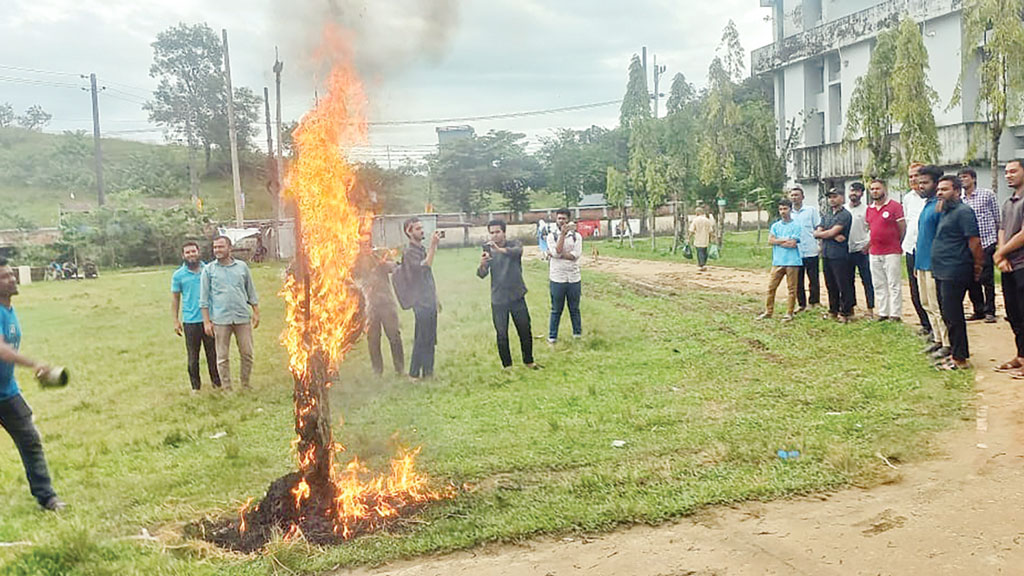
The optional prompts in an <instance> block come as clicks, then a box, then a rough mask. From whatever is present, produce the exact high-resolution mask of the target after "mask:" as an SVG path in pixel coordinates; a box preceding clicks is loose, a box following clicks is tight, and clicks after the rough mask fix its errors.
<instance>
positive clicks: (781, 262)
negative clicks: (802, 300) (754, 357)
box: [758, 198, 803, 322]
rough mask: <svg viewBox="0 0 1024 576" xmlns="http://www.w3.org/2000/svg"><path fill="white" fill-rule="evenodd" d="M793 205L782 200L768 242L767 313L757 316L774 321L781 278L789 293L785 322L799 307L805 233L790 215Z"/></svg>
mask: <svg viewBox="0 0 1024 576" xmlns="http://www.w3.org/2000/svg"><path fill="white" fill-rule="evenodd" d="M792 209H793V203H792V202H791V201H790V200H788V199H786V198H783V199H781V200H779V216H780V218H779V219H778V220H777V221H775V223H774V224H772V227H771V229H770V230H769V231H768V243H769V244H771V245H772V271H771V279H770V281H769V282H768V297H767V298H766V299H765V310H764V312H763V313H761V315H760V316H758V318H759V319H765V318H771V317H772V314H774V313H775V292H776V291H777V290H778V289H779V284H781V283H782V279H783V278H785V279H786V287H787V288H788V292H789V299H788V301H787V304H788V307H787V308H786V315H785V316H783V317H782V320H783V321H784V322H788V321H790V320H792V319H793V309H794V308H795V307H796V288H797V286H796V285H797V278H798V275H799V273H800V267H801V266H802V265H803V260H802V259H801V258H800V249H799V245H800V239H801V238H800V237H801V235H802V234H803V230H802V229H801V226H800V224H799V223H798V222H796V221H795V220H793V219H792V217H791V212H792Z"/></svg>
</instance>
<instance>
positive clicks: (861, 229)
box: [844, 202, 871, 252]
mask: <svg viewBox="0 0 1024 576" xmlns="http://www.w3.org/2000/svg"><path fill="white" fill-rule="evenodd" d="M844 208H846V209H847V210H848V211H849V212H850V216H852V217H853V224H851V225H850V252H863V251H864V248H865V247H866V246H867V245H868V242H870V241H871V236H869V235H868V224H867V216H868V206H867V204H865V203H864V202H861V203H860V204H858V205H856V206H853V205H851V204H847V205H846V206H844Z"/></svg>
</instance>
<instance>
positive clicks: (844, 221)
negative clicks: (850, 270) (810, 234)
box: [818, 208, 853, 260]
mask: <svg viewBox="0 0 1024 576" xmlns="http://www.w3.org/2000/svg"><path fill="white" fill-rule="evenodd" d="M836 226H841V227H842V231H841V232H840V234H842V235H843V236H845V239H844V240H843V241H842V242H839V241H837V240H836V239H835V238H826V239H824V240H823V241H822V242H821V247H822V256H824V257H825V258H833V259H837V260H846V259H848V258H849V257H850V227H851V226H853V216H851V215H850V212H849V211H848V210H847V209H846V208H840V209H839V211H838V212H833V211H832V209H831V208H829V209H828V211H826V212H825V215H824V216H822V218H821V225H820V226H818V228H821V229H822V230H831V229H832V228H835V227H836Z"/></svg>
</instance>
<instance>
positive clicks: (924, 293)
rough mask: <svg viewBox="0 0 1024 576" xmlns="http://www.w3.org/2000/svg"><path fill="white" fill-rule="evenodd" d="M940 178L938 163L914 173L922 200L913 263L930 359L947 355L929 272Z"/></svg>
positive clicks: (935, 289)
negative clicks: (927, 329) (927, 330)
mask: <svg viewBox="0 0 1024 576" xmlns="http://www.w3.org/2000/svg"><path fill="white" fill-rule="evenodd" d="M939 178H942V170H940V169H939V167H938V166H931V165H928V166H922V167H921V168H920V170H918V172H917V186H918V191H919V192H920V194H921V198H923V199H924V201H925V202H924V207H923V208H922V209H921V216H920V217H919V218H918V221H917V255H916V256H915V258H914V266H915V268H916V274H917V284H918V286H920V288H921V305H922V306H924V309H925V310H927V312H928V318H929V320H931V325H932V338H933V343H932V344H931V345H930V346H928V347H927V348H925V350H924V352H925V353H926V354H931V355H932V357H933V358H945V357H946V356H949V337H948V334H947V332H946V323H945V322H944V321H943V320H942V312H941V306H940V300H939V287H938V286H937V285H936V280H935V276H933V275H932V243H933V242H934V240H935V229H936V228H937V227H938V225H939V217H940V215H941V212H940V211H939V210H938V204H939V198H938V196H936V192H937V190H938V185H939Z"/></svg>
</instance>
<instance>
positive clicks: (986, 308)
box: [957, 166, 999, 324]
mask: <svg viewBox="0 0 1024 576" xmlns="http://www.w3.org/2000/svg"><path fill="white" fill-rule="evenodd" d="M957 176H959V177H960V183H961V184H963V187H964V202H965V203H966V204H967V205H968V206H970V207H971V209H972V210H974V216H975V218H976V219H977V220H978V230H979V232H980V233H981V249H982V251H983V253H984V256H985V259H984V261H983V262H982V267H981V278H980V279H979V280H978V281H977V282H971V287H970V289H969V290H968V292H969V293H970V295H971V304H973V305H974V315H973V316H971V317H970V318H968V320H984V321H985V322H986V323H988V324H994V323H995V322H996V284H995V270H994V266H993V263H992V255H993V254H995V252H996V240H997V232H998V230H999V203H998V201H997V200H996V195H995V193H994V192H992V191H991V190H989V189H987V188H978V187H977V184H978V173H977V172H975V171H974V168H968V167H966V166H965V167H963V168H961V169H960V170H959V171H958V172H957Z"/></svg>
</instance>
